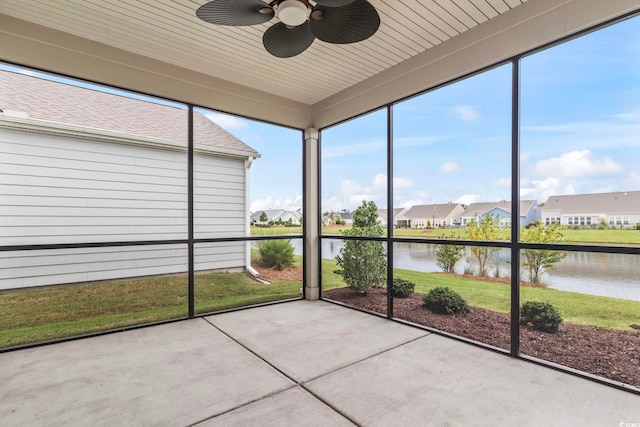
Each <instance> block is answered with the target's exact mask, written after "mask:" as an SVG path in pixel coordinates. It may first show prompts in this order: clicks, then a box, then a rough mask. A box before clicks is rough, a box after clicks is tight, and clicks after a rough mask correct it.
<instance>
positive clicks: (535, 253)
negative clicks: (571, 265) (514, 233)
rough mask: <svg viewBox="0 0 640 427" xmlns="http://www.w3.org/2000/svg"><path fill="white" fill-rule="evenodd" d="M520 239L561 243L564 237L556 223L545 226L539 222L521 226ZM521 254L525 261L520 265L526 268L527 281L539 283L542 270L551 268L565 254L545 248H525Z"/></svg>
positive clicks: (532, 241)
mask: <svg viewBox="0 0 640 427" xmlns="http://www.w3.org/2000/svg"><path fill="white" fill-rule="evenodd" d="M520 240H522V241H523V242H528V243H562V242H564V237H563V234H562V230H561V229H560V227H559V226H558V225H556V224H552V225H549V226H547V227H545V226H544V225H543V224H542V223H540V222H539V223H538V224H536V226H535V227H531V228H522V229H521V230H520ZM523 254H524V259H525V261H524V262H523V263H522V265H523V266H524V267H526V268H527V271H528V273H529V281H531V282H533V283H540V282H541V280H542V275H543V274H544V272H545V271H550V270H553V269H554V268H555V264H556V263H557V262H560V261H562V259H563V258H564V257H565V256H567V254H566V253H564V252H560V251H552V250H547V249H525V250H524V251H523Z"/></svg>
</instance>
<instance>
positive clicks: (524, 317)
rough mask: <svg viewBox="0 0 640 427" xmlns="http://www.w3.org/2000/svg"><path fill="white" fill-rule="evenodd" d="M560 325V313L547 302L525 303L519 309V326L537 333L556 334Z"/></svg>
mask: <svg viewBox="0 0 640 427" xmlns="http://www.w3.org/2000/svg"><path fill="white" fill-rule="evenodd" d="M560 323H562V317H560V313H558V310H557V309H556V308H555V307H554V306H553V305H552V304H550V303H548V302H537V301H527V302H525V303H524V304H523V305H522V308H521V309H520V324H521V325H526V326H529V327H531V328H533V329H536V330H538V331H542V332H549V333H556V332H558V329H559V328H560Z"/></svg>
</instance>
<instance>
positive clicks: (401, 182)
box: [393, 177, 413, 190]
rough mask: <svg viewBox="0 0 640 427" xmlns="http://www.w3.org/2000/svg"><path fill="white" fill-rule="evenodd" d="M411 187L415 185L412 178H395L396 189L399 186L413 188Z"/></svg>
mask: <svg viewBox="0 0 640 427" xmlns="http://www.w3.org/2000/svg"><path fill="white" fill-rule="evenodd" d="M411 187H413V181H411V180H410V179H407V178H398V177H395V178H393V189H394V190H395V189H398V188H411Z"/></svg>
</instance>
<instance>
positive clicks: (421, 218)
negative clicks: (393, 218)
mask: <svg viewBox="0 0 640 427" xmlns="http://www.w3.org/2000/svg"><path fill="white" fill-rule="evenodd" d="M462 212H464V208H463V207H462V205H461V204H460V203H443V204H432V205H416V206H412V207H411V208H410V209H409V210H407V211H406V212H405V213H404V214H403V215H401V216H400V217H399V218H398V227H408V228H426V227H447V226H453V225H458V218H460V215H461V214H462Z"/></svg>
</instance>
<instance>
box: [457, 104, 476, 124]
mask: <svg viewBox="0 0 640 427" xmlns="http://www.w3.org/2000/svg"><path fill="white" fill-rule="evenodd" d="M453 112H454V113H456V115H457V116H458V117H459V118H460V119H461V120H462V121H463V122H475V121H476V120H477V119H478V112H477V111H476V110H475V109H474V108H473V107H471V106H470V105H456V106H454V107H453Z"/></svg>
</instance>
